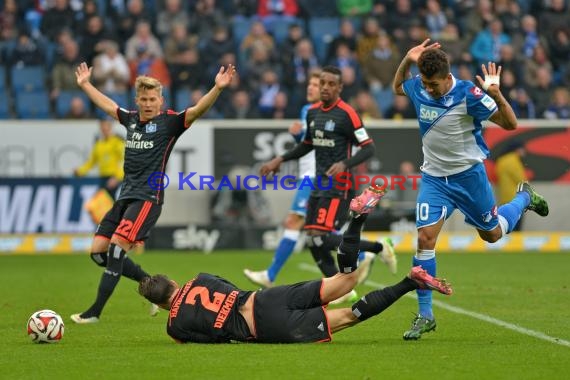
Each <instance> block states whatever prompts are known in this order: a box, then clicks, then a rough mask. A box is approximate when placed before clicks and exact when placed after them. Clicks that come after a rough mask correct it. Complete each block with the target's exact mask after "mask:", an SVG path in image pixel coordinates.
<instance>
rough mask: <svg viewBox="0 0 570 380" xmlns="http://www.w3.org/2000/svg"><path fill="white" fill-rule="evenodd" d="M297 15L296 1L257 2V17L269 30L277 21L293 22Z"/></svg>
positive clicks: (267, 0) (260, 0)
mask: <svg viewBox="0 0 570 380" xmlns="http://www.w3.org/2000/svg"><path fill="white" fill-rule="evenodd" d="M298 13H299V5H298V4H297V0H258V1H257V16H258V17H259V18H260V19H261V21H263V24H264V25H265V26H266V27H267V28H270V26H271V24H273V23H274V22H275V21H276V20H277V19H280V20H289V21H295V19H296V17H297V14H298Z"/></svg>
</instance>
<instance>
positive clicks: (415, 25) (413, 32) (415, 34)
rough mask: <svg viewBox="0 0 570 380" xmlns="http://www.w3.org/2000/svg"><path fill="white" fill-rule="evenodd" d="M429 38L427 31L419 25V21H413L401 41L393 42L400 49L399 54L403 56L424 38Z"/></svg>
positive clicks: (395, 40)
mask: <svg viewBox="0 0 570 380" xmlns="http://www.w3.org/2000/svg"><path fill="white" fill-rule="evenodd" d="M428 37H429V34H428V32H427V29H426V28H425V27H424V26H423V25H422V24H421V23H420V21H414V22H412V23H411V25H410V27H409V29H408V32H407V33H406V34H405V35H404V38H403V39H402V40H397V39H394V42H395V43H396V44H397V45H398V48H399V49H400V54H401V55H402V56H403V55H404V54H406V53H407V52H408V50H410V49H411V48H412V47H414V46H418V45H419V44H421V43H422V42H423V41H425V39H426V38H428Z"/></svg>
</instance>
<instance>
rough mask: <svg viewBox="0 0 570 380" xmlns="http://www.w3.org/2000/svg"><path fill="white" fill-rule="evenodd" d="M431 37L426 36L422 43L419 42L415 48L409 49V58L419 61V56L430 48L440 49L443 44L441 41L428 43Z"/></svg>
mask: <svg viewBox="0 0 570 380" xmlns="http://www.w3.org/2000/svg"><path fill="white" fill-rule="evenodd" d="M429 41H430V39H429V38H426V39H425V40H424V42H422V43H421V44H419V45H418V46H414V47H413V48H411V49H410V50H408V53H407V54H406V57H407V58H408V59H410V60H411V61H412V62H417V61H418V58H420V55H421V54H422V53H423V52H424V51H425V50H428V49H439V48H440V47H441V44H440V43H439V42H434V43H433V44H431V45H428V43H429Z"/></svg>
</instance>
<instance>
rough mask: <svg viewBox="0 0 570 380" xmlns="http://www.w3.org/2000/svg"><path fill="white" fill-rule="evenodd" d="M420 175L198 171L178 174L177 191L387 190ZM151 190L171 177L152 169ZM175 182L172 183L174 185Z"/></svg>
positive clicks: (411, 186) (407, 186) (411, 184)
mask: <svg viewBox="0 0 570 380" xmlns="http://www.w3.org/2000/svg"><path fill="white" fill-rule="evenodd" d="M420 179H421V175H419V174H417V175H407V176H404V175H388V176H385V175H374V176H371V175H363V174H352V173H348V172H342V173H339V174H337V175H335V176H330V177H316V178H312V177H308V176H305V177H296V176H293V175H284V176H279V175H274V176H272V177H266V176H257V175H246V176H240V175H236V176H234V177H230V176H227V175H225V176H222V177H221V178H220V179H219V180H218V181H216V178H215V177H214V176H213V175H204V174H198V173H197V172H190V173H183V172H179V173H178V178H177V181H175V182H177V183H176V186H177V190H218V191H219V190H299V189H301V190H302V189H307V188H309V189H311V190H330V189H333V188H334V189H336V190H340V191H346V190H350V189H352V188H353V186H354V187H356V188H357V189H358V188H360V187H361V186H373V187H375V188H377V189H388V190H395V189H399V190H417V189H418V186H419V180H420ZM147 182H148V185H149V186H150V188H151V189H153V190H164V189H166V188H167V187H168V186H169V185H170V184H171V180H170V178H169V177H168V175H166V173H163V172H154V173H152V174H151V175H150V176H149V177H148V179H147ZM173 185H174V184H173Z"/></svg>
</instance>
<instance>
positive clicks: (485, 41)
mask: <svg viewBox="0 0 570 380" xmlns="http://www.w3.org/2000/svg"><path fill="white" fill-rule="evenodd" d="M510 43H511V38H510V37H509V36H508V35H506V34H505V33H504V32H503V23H502V22H501V20H499V19H497V18H495V19H493V20H492V21H491V22H490V24H489V26H488V27H487V28H485V29H484V30H482V31H481V32H479V33H478V34H477V35H476V36H475V39H474V40H473V42H472V43H471V47H470V48H469V50H470V52H471V55H472V56H473V59H474V61H475V63H476V64H477V66H478V67H480V66H481V65H482V64H486V63H487V62H497V61H499V60H500V59H501V55H500V52H501V46H503V45H505V44H510Z"/></svg>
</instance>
